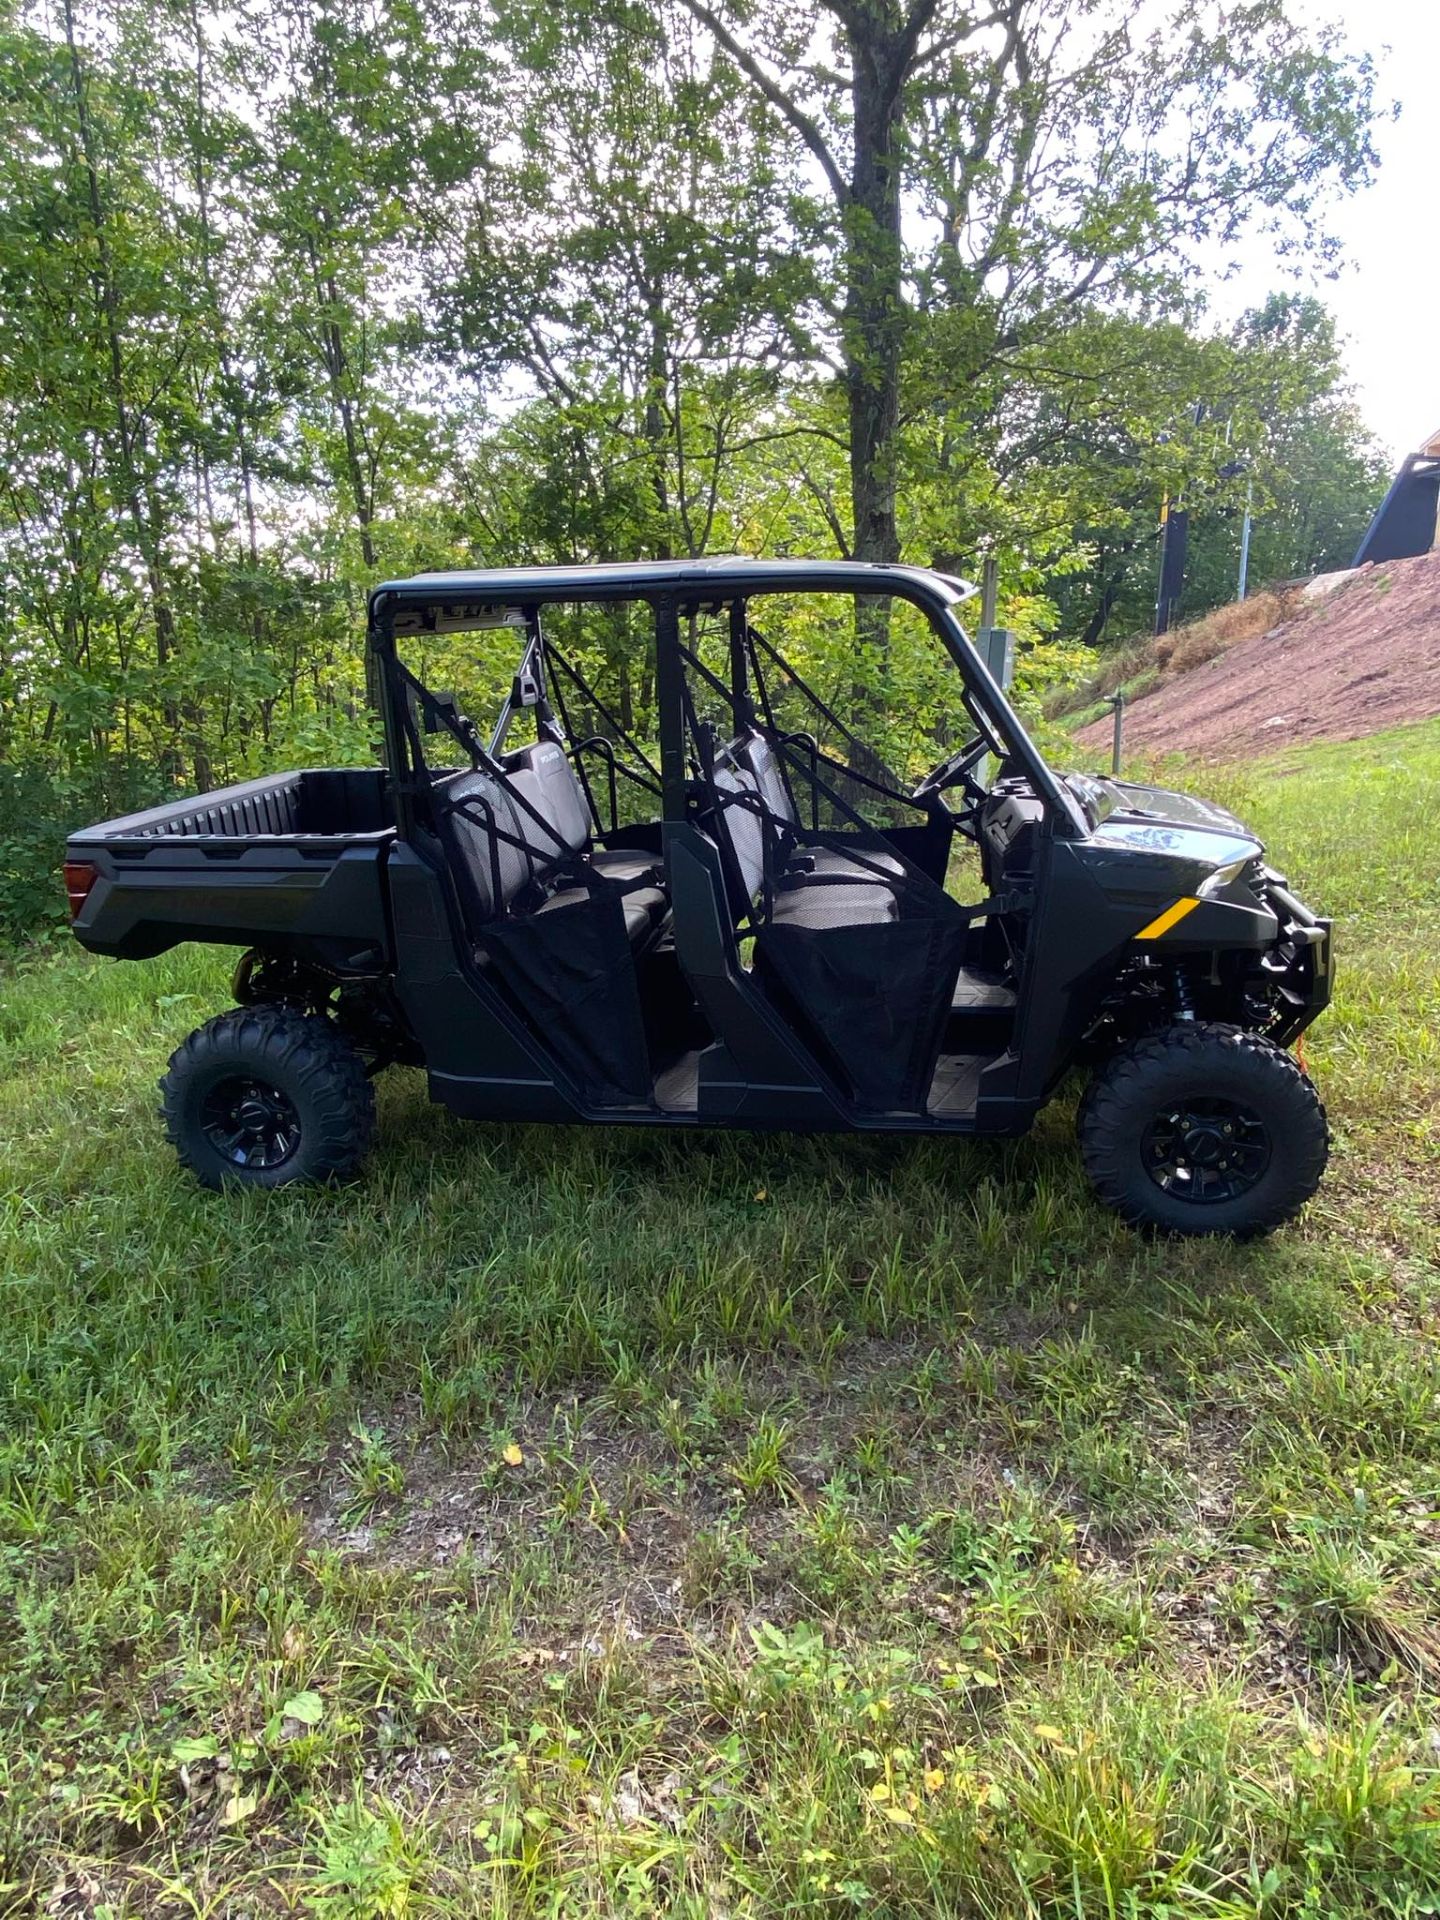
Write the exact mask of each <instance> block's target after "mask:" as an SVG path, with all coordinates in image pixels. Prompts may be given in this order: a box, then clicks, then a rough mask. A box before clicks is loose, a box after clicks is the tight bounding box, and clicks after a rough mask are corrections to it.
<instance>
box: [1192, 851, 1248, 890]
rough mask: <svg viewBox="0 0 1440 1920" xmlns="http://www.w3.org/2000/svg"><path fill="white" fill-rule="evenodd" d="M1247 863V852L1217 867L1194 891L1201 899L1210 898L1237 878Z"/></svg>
mask: <svg viewBox="0 0 1440 1920" xmlns="http://www.w3.org/2000/svg"><path fill="white" fill-rule="evenodd" d="M1249 864H1250V856H1249V855H1248V854H1247V855H1246V856H1245V857H1244V858H1243V859H1240V860H1231V861H1230V862H1229V863H1228V864H1227V865H1226V866H1223V867H1217V868H1216V869H1215V871H1214V872H1213V873H1212V874H1211V875H1210V877H1209V879H1208V880H1202V881H1201V882H1200V885H1199V886H1198V887H1197V888H1196V889H1195V891H1196V893H1198V894H1199V896H1200V898H1201V899H1202V900H1208V899H1210V898H1211V897H1212V896H1213V895H1215V894H1217V893H1219V892H1221V891H1222V889H1223V888H1225V887H1228V886H1229V884H1230V882H1231V881H1232V880H1238V879H1239V877H1240V875H1241V874H1242V873H1243V872H1244V871H1245V869H1246V867H1247V866H1248V865H1249Z"/></svg>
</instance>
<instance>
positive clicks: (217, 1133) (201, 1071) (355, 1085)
mask: <svg viewBox="0 0 1440 1920" xmlns="http://www.w3.org/2000/svg"><path fill="white" fill-rule="evenodd" d="M160 1092H161V1096H162V1104H161V1112H162V1114H163V1116H164V1119H165V1125H166V1131H167V1132H168V1133H169V1136H170V1142H171V1145H172V1146H173V1147H174V1148H175V1151H176V1152H177V1153H178V1154H179V1156H180V1158H181V1160H182V1161H183V1162H184V1164H185V1165H186V1166H187V1167H189V1169H190V1171H191V1172H192V1173H193V1174H194V1175H195V1177H196V1179H197V1180H199V1182H200V1183H201V1185H202V1186H206V1187H218V1186H220V1185H222V1184H223V1183H224V1182H227V1181H232V1182H236V1183H238V1184H240V1185H243V1186H251V1187H281V1186H285V1185H287V1184H288V1183H289V1182H291V1181H306V1182H316V1181H322V1180H332V1179H338V1178H343V1177H344V1176H345V1175H347V1174H350V1173H353V1172H354V1171H355V1169H356V1168H357V1167H358V1166H359V1164H360V1162H361V1161H362V1160H363V1159H364V1157H365V1154H366V1151H367V1150H368V1148H369V1145H370V1136H371V1134H372V1132H373V1131H374V1126H375V1096H374V1093H373V1091H372V1090H371V1086H370V1082H369V1080H368V1079H367V1077H366V1074H365V1068H364V1066H363V1065H362V1064H361V1061H360V1057H359V1055H358V1054H357V1053H356V1052H355V1049H354V1048H353V1047H352V1046H351V1045H350V1043H349V1042H348V1041H347V1040H346V1039H345V1038H344V1037H343V1036H342V1035H341V1034H340V1033H338V1032H337V1031H336V1030H335V1028H334V1027H333V1026H331V1024H330V1022H329V1021H328V1020H324V1019H321V1018H320V1017H319V1016H318V1015H315V1014H305V1013H297V1012H296V1011H295V1010H294V1009H293V1008H290V1007H280V1006H259V1007H237V1008H235V1009H234V1010H233V1011H232V1012H230V1013H222V1014H217V1015H216V1017H215V1019H213V1020H208V1021H207V1022H206V1023H205V1025H204V1026H203V1027H200V1028H198V1029H197V1030H196V1032H194V1033H192V1034H191V1035H190V1038H189V1039H188V1040H186V1041H185V1042H184V1043H183V1045H181V1046H179V1047H177V1048H176V1050H175V1052H174V1053H173V1054H172V1055H171V1056H170V1066H169V1069H168V1071H167V1072H166V1075H165V1077H164V1079H163V1080H162V1081H161V1082H160Z"/></svg>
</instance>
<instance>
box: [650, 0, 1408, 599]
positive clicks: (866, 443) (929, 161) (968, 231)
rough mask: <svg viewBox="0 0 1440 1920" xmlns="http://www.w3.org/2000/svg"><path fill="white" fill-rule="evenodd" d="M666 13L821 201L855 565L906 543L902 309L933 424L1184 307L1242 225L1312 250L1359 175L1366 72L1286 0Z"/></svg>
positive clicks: (976, 0) (789, 4) (947, 3)
mask: <svg viewBox="0 0 1440 1920" xmlns="http://www.w3.org/2000/svg"><path fill="white" fill-rule="evenodd" d="M684 4H685V5H686V6H687V7H688V9H689V11H690V12H691V14H692V15H693V16H694V17H695V18H696V19H697V20H698V21H700V22H702V23H703V24H704V26H705V27H706V28H707V29H708V31H709V32H710V33H711V34H713V35H714V37H715V40H716V42H717V44H718V45H719V46H720V47H721V48H723V49H724V51H725V53H726V54H727V55H728V57H729V58H730V59H731V60H732V61H733V62H734V63H735V65H736V67H737V68H738V70H739V71H740V72H741V73H743V74H744V75H745V76H746V78H747V79H748V80H749V82H750V84H751V85H752V86H753V87H754V89H755V90H756V92H757V94H758V95H759V97H760V98H761V99H762V100H763V101H764V102H765V103H766V105H767V106H768V108H769V109H770V111H771V112H772V113H773V114H774V116H775V117H776V118H777V120H778V121H779V122H780V123H782V124H783V125H784V126H786V127H787V128H788V129H789V130H790V133H791V135H792V137H793V138H794V139H795V140H796V141H797V142H798V143H799V144H800V145H801V146H802V147H803V149H804V150H805V151H806V153H807V154H808V155H809V156H810V159H811V161H812V162H813V165H814V167H815V168H816V169H817V170H818V175H819V177H820V179H821V180H822V181H823V183H824V186H825V189H826V190H827V192H828V196H829V200H830V203H831V221H830V238H831V243H832V245H833V247H834V249H835V251H836V254H837V255H838V258H839V262H840V267H839V274H838V278H839V280H840V282H841V285H842V287H843V305H842V307H841V309H840V314H839V323H840V324H839V329H838V333H839V345H840V353H841V358H842V363H843V374H844V383H845V390H846V396H847V404H848V415H849V450H850V518H851V525H852V529H853V536H852V547H853V552H854V554H855V557H856V558H858V559H862V560H875V561H892V560H895V559H896V558H898V556H899V552H900V537H899V526H898V518H897V508H896V473H897V463H898V444H899V440H900V436H901V428H902V423H903V416H902V381H903V372H904V362H905V356H906V351H907V348H908V345H909V342H910V337H911V333H912V330H913V325H914V320H915V316H916V314H917V312H918V313H921V314H924V315H925V316H926V317H927V320H928V321H929V322H930V324H931V325H932V327H935V328H938V329H939V330H940V331H941V332H942V334H943V341H944V346H943V351H939V352H936V353H933V354H932V360H934V361H935V362H936V363H939V364H943V366H944V368H945V371H946V379H945V381H944V387H943V391H942V392H941V393H939V394H937V395H936V396H934V398H933V400H932V404H935V405H938V406H941V407H943V408H950V409H953V408H954V407H955V405H956V404H957V396H958V395H960V394H962V393H963V390H964V388H965V386H966V385H967V384H968V383H969V382H971V381H973V380H975V379H977V378H980V377H982V376H983V375H984V374H985V372H986V371H987V370H988V369H990V368H991V367H993V366H994V365H995V364H996V363H997V361H1003V359H1004V358H1005V357H1006V356H1009V355H1013V354H1014V353H1015V352H1016V351H1017V350H1018V349H1020V348H1021V347H1023V346H1025V345H1027V344H1033V343H1035V342H1036V341H1037V340H1041V339H1044V338H1046V337H1047V336H1049V335H1051V334H1053V333H1054V332H1055V331H1056V330H1057V329H1060V328H1063V326H1064V325H1065V324H1066V322H1067V320H1068V319H1069V317H1070V316H1072V315H1073V314H1074V313H1076V312H1077V310H1078V309H1079V308H1080V307H1081V306H1082V304H1084V303H1091V304H1095V303H1098V302H1100V301H1102V300H1104V301H1106V302H1109V303H1111V304H1112V305H1113V304H1118V303H1124V302H1126V301H1138V302H1141V303H1142V304H1147V305H1149V306H1150V307H1152V308H1154V307H1156V306H1161V305H1170V306H1172V307H1173V306H1177V305H1181V304H1183V298H1184V274H1185V271H1186V268H1187V265H1188V264H1189V263H1190V262H1192V261H1193V258H1194V254H1195V249H1196V248H1197V247H1199V246H1203V245H1212V246H1213V245H1223V244H1225V243H1228V242H1229V241H1231V240H1233V238H1234V237H1235V236H1236V234H1237V233H1238V232H1239V231H1240V230H1241V229H1242V227H1244V226H1246V225H1247V224H1251V223H1254V222H1257V221H1259V222H1261V223H1268V224H1270V225H1271V226H1272V227H1273V228H1274V229H1275V231H1276V235H1277V244H1280V245H1283V246H1286V247H1292V248H1293V247H1301V246H1307V245H1308V246H1314V247H1319V248H1320V249H1321V250H1322V251H1323V250H1324V249H1325V247H1326V245H1327V243H1326V242H1325V240H1324V238H1323V232H1322V230H1321V229H1320V228H1319V226H1318V225H1317V224H1316V223H1315V216H1316V214H1317V212H1318V211H1319V210H1320V208H1321V207H1322V205H1323V199H1324V196H1325V193H1326V192H1327V191H1328V190H1330V189H1331V188H1333V187H1337V186H1338V187H1342V188H1344V187H1350V186H1353V185H1354V184H1356V183H1357V182H1358V181H1360V180H1361V179H1363V178H1364V177H1365V174H1366V170H1367V168H1368V166H1369V164H1370V163H1371V160H1372V158H1373V155H1372V153H1371V149H1370V145H1369V139H1368V132H1367V129H1368V124H1369V117H1370V112H1371V93H1372V76H1371V72H1370V68H1369V64H1368V62H1366V61H1364V60H1355V59H1352V58H1349V57H1347V56H1345V55H1344V54H1342V53H1341V52H1340V51H1339V49H1338V45H1337V43H1336V41H1335V39H1334V37H1333V36H1332V35H1330V34H1327V33H1323V32H1322V33H1318V34H1316V35H1314V36H1309V37H1307V35H1306V34H1305V33H1304V32H1302V31H1301V30H1300V29H1299V28H1298V27H1297V26H1296V25H1295V24H1294V23H1293V22H1292V20H1291V19H1290V17H1289V12H1288V9H1287V6H1286V4H1285V0H1255V4H1252V5H1249V6H1246V7H1244V8H1242V9H1229V10H1226V9H1224V8H1222V7H1221V6H1219V5H1218V4H1216V3H1215V0H1183V4H1182V5H1181V6H1180V7H1179V9H1178V10H1177V12H1176V13H1175V14H1174V15H1172V16H1171V17H1170V18H1169V19H1168V20H1167V21H1166V22H1164V23H1163V25H1160V26H1157V27H1156V28H1154V29H1153V30H1152V31H1151V32H1149V33H1148V34H1141V33H1140V32H1139V31H1138V30H1137V29H1136V27H1135V25H1134V22H1133V18H1132V16H1133V12H1134V9H1133V7H1132V6H1131V5H1130V4H1129V0H1099V4H1095V3H1094V0H994V4H989V3H988V0H819V4H818V5H807V4H803V0H772V4H771V5H769V6H768V7H766V8H764V9H763V10H757V9H754V8H749V7H741V6H740V5H739V4H738V0H684ZM907 215H908V216H909V219H908V225H909V227H911V228H915V229H916V230H917V237H916V238H914V239H912V238H910V235H909V234H908V233H907ZM922 230H923V234H924V237H923V238H920V237H918V234H919V232H920V231H922Z"/></svg>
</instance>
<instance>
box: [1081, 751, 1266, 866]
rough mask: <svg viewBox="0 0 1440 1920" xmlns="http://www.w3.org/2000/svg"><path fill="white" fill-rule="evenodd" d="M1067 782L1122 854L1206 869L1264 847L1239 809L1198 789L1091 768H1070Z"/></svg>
mask: <svg viewBox="0 0 1440 1920" xmlns="http://www.w3.org/2000/svg"><path fill="white" fill-rule="evenodd" d="M1066 785H1067V786H1068V787H1069V789H1070V791H1071V792H1072V793H1073V794H1074V796H1075V798H1076V799H1077V800H1078V801H1079V802H1080V804H1081V806H1082V807H1083V808H1084V810H1085V813H1086V815H1087V817H1088V819H1089V821H1090V832H1091V838H1092V841H1093V842H1095V843H1098V845H1100V846H1102V847H1107V848H1109V849H1110V850H1112V851H1113V852H1114V853H1116V854H1120V853H1122V852H1123V853H1126V854H1129V855H1131V856H1132V857H1133V856H1134V855H1136V854H1142V855H1149V856H1151V857H1153V858H1159V859H1163V860H1174V861H1179V862H1182V863H1185V864H1187V865H1193V866H1194V867H1195V868H1196V869H1197V870H1201V871H1203V870H1204V869H1206V868H1211V867H1222V866H1228V865H1230V864H1231V863H1232V862H1234V861H1237V860H1246V859H1252V858H1254V857H1256V856H1257V855H1259V854H1261V853H1263V852H1264V847H1263V844H1262V842H1261V841H1260V840H1259V839H1257V838H1256V836H1255V835H1254V834H1253V833H1252V832H1251V831H1250V829H1249V828H1248V827H1247V826H1245V825H1244V823H1243V822H1242V821H1239V820H1237V819H1236V818H1235V815H1234V814H1233V813H1230V812H1228V811H1227V810H1226V808H1224V807H1217V806H1216V805H1215V804H1214V803H1213V802H1212V801H1209V800H1198V799H1196V798H1195V796H1194V795H1193V794H1188V793H1172V792H1171V791H1170V789H1169V788H1168V787H1145V786H1140V785H1138V784H1137V783H1136V782H1134V781H1131V780H1100V779H1095V778H1093V777H1092V776H1090V775H1088V774H1069V775H1067V776H1066Z"/></svg>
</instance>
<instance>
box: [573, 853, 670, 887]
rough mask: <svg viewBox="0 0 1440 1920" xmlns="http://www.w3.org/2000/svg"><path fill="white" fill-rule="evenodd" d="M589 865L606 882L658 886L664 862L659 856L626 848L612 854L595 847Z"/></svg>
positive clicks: (663, 870)
mask: <svg viewBox="0 0 1440 1920" xmlns="http://www.w3.org/2000/svg"><path fill="white" fill-rule="evenodd" d="M590 864H591V866H592V867H593V868H594V869H595V871H596V873H603V874H604V876H605V878H606V879H607V880H619V881H621V882H624V881H627V880H646V881H648V882H649V883H650V884H651V885H652V886H659V885H660V883H661V880H662V878H663V876H664V872H665V861H664V858H663V857H662V856H661V855H660V854H658V853H646V852H645V851H644V850H643V849H632V848H628V847H617V848H616V849H615V850H614V852H613V853H612V852H609V851H607V850H606V849H605V848H604V847H597V848H596V850H595V852H594V853H592V854H591V856H590Z"/></svg>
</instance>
